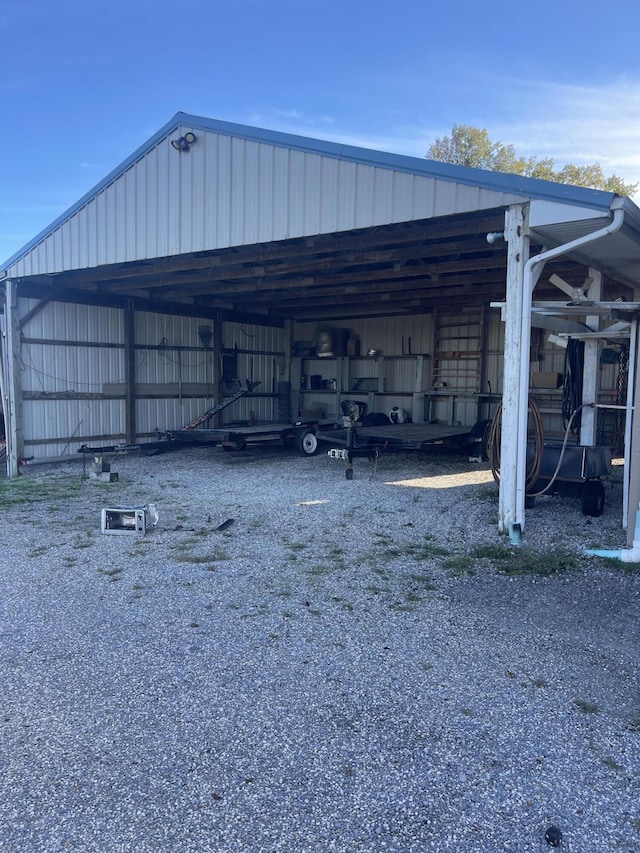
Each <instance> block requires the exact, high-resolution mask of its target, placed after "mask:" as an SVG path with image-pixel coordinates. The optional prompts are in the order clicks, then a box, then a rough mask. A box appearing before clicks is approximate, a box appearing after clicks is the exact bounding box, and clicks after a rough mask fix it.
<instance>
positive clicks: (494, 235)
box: [487, 231, 504, 243]
mask: <svg viewBox="0 0 640 853" xmlns="http://www.w3.org/2000/svg"><path fill="white" fill-rule="evenodd" d="M497 240H504V231H490V232H489V233H488V234H487V243H495V242H496V241H497Z"/></svg>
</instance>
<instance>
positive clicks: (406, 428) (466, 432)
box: [320, 423, 482, 450]
mask: <svg viewBox="0 0 640 853" xmlns="http://www.w3.org/2000/svg"><path fill="white" fill-rule="evenodd" d="M351 429H352V430H353V433H354V446H358V447H384V448H385V449H386V450H428V449H430V448H433V447H435V446H441V447H451V448H455V449H460V450H467V449H469V448H471V447H472V446H473V445H474V444H475V443H477V442H476V441H475V437H476V436H475V433H474V429H475V427H468V426H446V425H444V424H429V423H422V424H414V423H404V424H382V425H380V426H358V425H357V424H356V425H355V426H353V427H351ZM347 433H348V428H347V429H337V430H326V431H325V432H323V434H322V435H321V436H320V438H321V439H322V441H337V442H338V443H342V444H345V445H346V443H347ZM480 439H482V433H481V434H480Z"/></svg>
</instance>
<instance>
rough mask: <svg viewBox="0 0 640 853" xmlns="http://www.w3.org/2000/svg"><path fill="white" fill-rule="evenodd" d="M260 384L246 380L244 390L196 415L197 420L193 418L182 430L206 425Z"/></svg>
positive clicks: (241, 389)
mask: <svg viewBox="0 0 640 853" xmlns="http://www.w3.org/2000/svg"><path fill="white" fill-rule="evenodd" d="M259 384H260V382H250V381H249V380H248V379H247V386H246V388H240V389H239V390H238V391H236V392H235V394H232V395H231V397H225V398H224V400H221V401H220V402H219V403H216V405H215V406H213V407H212V408H211V409H207V411H206V412H203V413H202V414H201V415H198V417H197V418H194V419H193V420H192V421H189V423H188V424H187V425H186V426H185V427H183V429H196V427H199V426H200V425H201V424H204V423H206V422H207V421H208V420H210V419H211V418H212V417H213V416H214V415H217V414H218V412H221V411H222V410H223V409H226V408H227V406H230V405H231V404H232V403H235V401H236V400H239V399H240V397H244V396H245V394H250V393H251V392H252V391H253V389H254V388H255V387H256V386H258V385H259Z"/></svg>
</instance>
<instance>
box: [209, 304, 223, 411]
mask: <svg viewBox="0 0 640 853" xmlns="http://www.w3.org/2000/svg"><path fill="white" fill-rule="evenodd" d="M222 345H223V341H222V318H221V316H220V313H219V312H216V314H215V317H214V318H213V336H212V338H211V350H210V353H211V358H212V360H213V366H212V367H213V369H212V371H211V381H212V383H213V393H214V394H215V402H216V403H220V402H221V400H222V392H221V390H220V388H221V386H222ZM221 424H222V412H218V414H217V415H214V416H213V424H212V425H211V426H212V427H214V428H219V427H220V425H221Z"/></svg>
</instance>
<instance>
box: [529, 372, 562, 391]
mask: <svg viewBox="0 0 640 853" xmlns="http://www.w3.org/2000/svg"><path fill="white" fill-rule="evenodd" d="M563 378H564V377H563V375H562V373H532V374H531V382H532V384H533V387H534V388H561V387H562V380H563Z"/></svg>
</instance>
